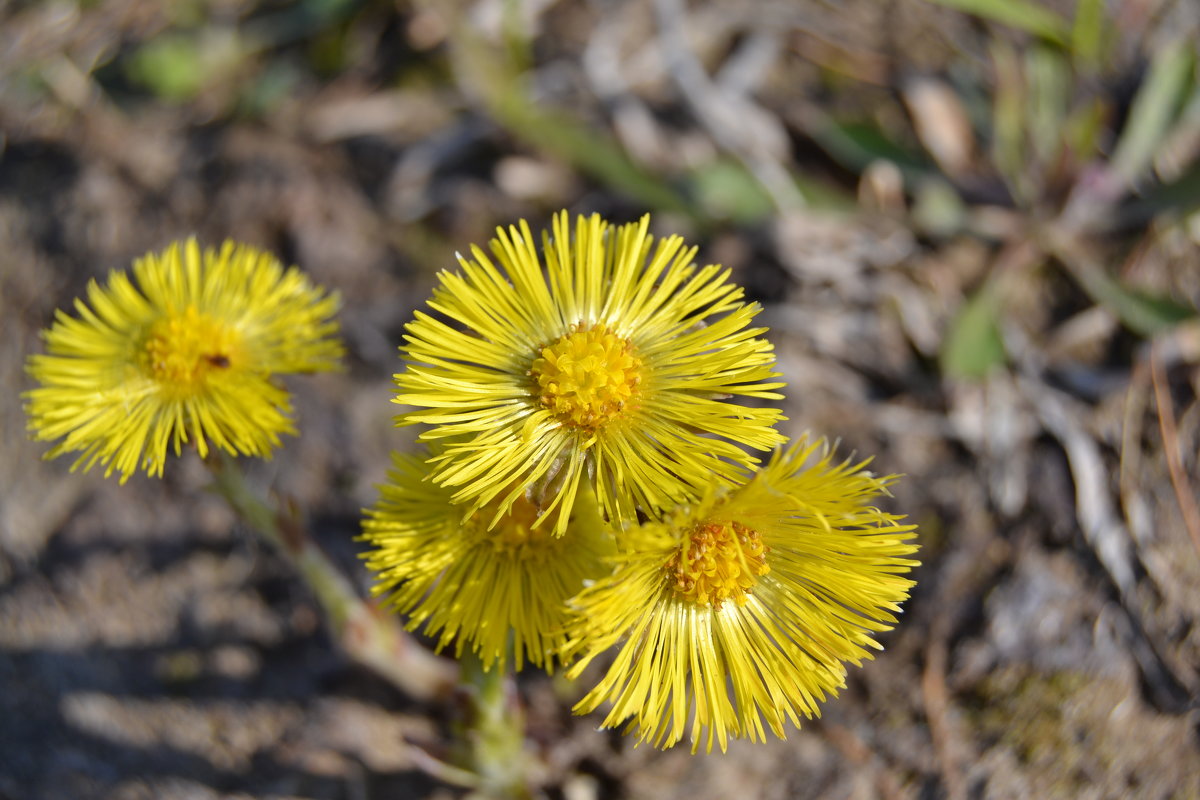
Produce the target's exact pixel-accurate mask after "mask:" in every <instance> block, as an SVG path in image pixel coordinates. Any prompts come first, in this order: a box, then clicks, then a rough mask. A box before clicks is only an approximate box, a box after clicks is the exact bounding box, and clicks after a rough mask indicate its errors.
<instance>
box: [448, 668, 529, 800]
mask: <svg viewBox="0 0 1200 800" xmlns="http://www.w3.org/2000/svg"><path fill="white" fill-rule="evenodd" d="M462 685H463V689H464V690H465V692H466V694H467V697H468V700H469V705H470V708H469V712H468V718H467V731H466V742H465V744H466V745H467V748H468V752H467V758H468V760H469V761H470V762H471V764H470V765H471V769H472V770H473V771H474V772H475V774H476V775H478V776H479V789H478V791H479V792H480V794H482V795H483V796H484V797H489V798H493V800H532V798H533V797H534V794H533V792H532V790H531V789H530V787H529V776H528V766H529V759H528V756H527V754H526V753H525V714H524V712H523V711H522V710H521V707H520V703H519V701H518V698H517V696H516V687H515V685H514V682H513V679H512V676H511V675H510V674H509V673H508V672H507V671H506V670H502V669H500V668H499V667H498V666H493V667H492V668H491V669H490V670H485V669H484V668H483V663H482V662H481V661H480V660H479V657H478V656H477V655H476V654H475V653H474V651H470V650H468V652H466V653H465V654H464V655H463V657H462Z"/></svg>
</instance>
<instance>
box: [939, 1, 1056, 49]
mask: <svg viewBox="0 0 1200 800" xmlns="http://www.w3.org/2000/svg"><path fill="white" fill-rule="evenodd" d="M930 2H934V3H937V4H938V5H942V6H946V7H947V8H954V9H958V10H959V11H966V12H967V13H968V14H974V15H975V16H977V17H983V18H984V19H987V20H991V21H992V22H998V23H1000V24H1001V25H1007V26H1009V27H1010V28H1017V29H1019V30H1023V31H1026V32H1027V33H1032V34H1033V35H1034V36H1040V37H1041V38H1043V39H1046V40H1048V41H1051V42H1054V43H1055V44H1059V45H1066V44H1067V42H1068V40H1069V38H1070V26H1069V25H1068V24H1067V21H1066V20H1064V19H1063V18H1062V17H1060V16H1059V15H1058V14H1057V13H1055V12H1053V11H1051V10H1050V9H1048V8H1046V7H1045V6H1042V5H1040V4H1038V3H1035V2H1030V0H930Z"/></svg>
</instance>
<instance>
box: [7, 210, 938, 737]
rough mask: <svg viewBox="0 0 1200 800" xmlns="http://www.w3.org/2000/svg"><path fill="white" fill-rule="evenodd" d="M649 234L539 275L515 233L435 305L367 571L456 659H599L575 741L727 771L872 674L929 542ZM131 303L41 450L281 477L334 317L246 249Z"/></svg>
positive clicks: (160, 278)
mask: <svg viewBox="0 0 1200 800" xmlns="http://www.w3.org/2000/svg"><path fill="white" fill-rule="evenodd" d="M648 228H649V220H648V218H643V219H642V220H641V221H639V222H637V223H633V224H628V225H623V226H620V227H616V228H614V227H612V226H610V225H608V223H606V222H605V221H604V220H602V219H601V218H600V217H599V216H597V215H593V216H591V217H588V218H582V217H581V218H579V219H578V220H577V221H576V224H575V225H574V226H572V225H571V221H570V219H569V217H568V215H567V213H566V212H563V213H561V214H559V215H557V216H556V217H555V218H554V220H553V225H552V229H551V230H550V231H548V232H545V233H543V234H542V237H541V240H540V246H539V241H538V240H537V239H535V238H534V235H533V233H532V231H531V230H530V228H529V226H528V225H527V224H525V223H524V222H522V223H521V224H520V225H519V226H514V227H510V228H508V229H507V230H505V229H500V230H498V231H497V235H496V238H495V239H494V240H493V241H492V242H491V247H490V249H491V255H490V256H489V254H488V253H486V252H484V251H483V250H482V249H480V248H474V247H473V248H472V250H471V254H470V257H469V258H466V257H462V256H460V257H459V262H460V271H458V272H445V273H442V274H440V275H439V285H438V287H437V288H436V289H435V290H434V293H433V296H432V298H431V299H430V300H429V302H428V309H429V310H428V312H425V311H419V312H418V313H417V314H416V318H415V319H414V320H413V321H412V322H411V323H410V324H409V325H408V326H407V329H406V334H405V336H404V340H405V343H404V345H403V346H402V347H401V351H402V354H403V356H404V358H405V359H406V362H407V363H406V366H405V369H404V371H402V372H401V373H400V374H398V375H397V376H396V383H397V386H398V391H397V393H396V396H395V398H394V399H395V402H396V403H398V404H400V405H402V406H404V407H405V408H406V409H407V410H406V411H404V412H403V413H401V414H400V416H399V417H398V418H397V423H398V424H399V425H421V426H423V428H422V432H421V434H420V438H421V440H422V442H423V444H422V450H421V452H419V453H414V454H407V455H397V456H395V459H394V461H395V464H394V469H393V470H392V471H391V473H390V474H389V480H388V483H387V484H385V485H384V486H382V487H381V492H382V495H381V498H380V500H379V501H378V503H377V504H376V505H375V506H374V507H373V508H371V509H369V510H368V511H367V519H366V521H365V523H364V539H365V540H366V541H367V542H369V543H370V545H371V550H370V552H369V553H368V554H367V563H368V566H369V567H370V569H371V570H373V571H374V572H375V573H376V575H377V577H378V582H377V586H376V591H377V594H379V595H381V596H383V597H385V602H386V603H387V605H388V606H389V607H391V608H393V609H395V610H396V611H398V612H400V613H402V614H404V615H406V616H407V618H408V620H409V625H410V626H411V627H420V628H422V629H423V630H424V631H425V632H426V633H427V634H429V635H431V636H433V637H435V639H436V640H437V642H438V645H439V646H447V645H452V646H453V647H454V649H455V652H456V653H457V654H460V655H461V654H462V652H463V651H464V649H466V648H469V649H470V650H472V651H473V652H474V653H475V654H476V655H477V656H478V657H479V658H480V660H481V661H482V662H483V665H484V668H485V669H507V668H509V667H510V666H515V667H516V668H518V669H520V668H521V667H522V666H524V665H525V664H526V663H527V662H528V663H531V664H533V665H535V666H537V667H541V668H545V669H554V668H555V667H556V666H560V665H561V666H565V667H566V669H567V674H568V675H569V676H570V677H573V678H577V677H579V676H581V675H582V674H583V673H584V671H585V669H586V668H587V667H588V665H589V664H591V663H592V662H593V661H595V660H597V659H598V658H599V657H601V656H602V655H605V654H607V655H605V658H604V659H602V661H603V663H604V664H605V665H607V666H606V668H605V670H604V671H603V674H602V676H601V677H600V680H599V682H598V683H597V684H596V686H595V687H594V688H593V689H592V690H591V691H590V692H589V693H587V695H586V696H585V697H584V698H583V699H582V700H581V701H580V702H579V704H578V705H577V706H576V710H577V711H579V712H580V713H586V712H590V711H592V710H594V709H595V708H597V707H599V706H600V705H602V704H604V703H609V704H610V706H611V707H610V710H609V712H608V714H607V717H606V718H605V720H604V725H605V726H617V725H625V726H627V727H628V728H629V729H630V730H632V731H634V732H635V733H636V735H637V737H638V739H639V740H640V741H647V742H652V743H653V744H655V745H657V746H664V747H665V746H670V745H673V744H675V743H677V742H679V741H680V740H681V739H683V738H684V737H687V738H689V739H690V741H691V743H692V748H693V750H695V749H697V748H699V747H701V746H703V747H704V748H705V749H711V748H712V746H713V745H714V743H715V744H717V745H718V746H719V747H720V748H721V749H725V747H726V746H727V743H728V740H729V738H730V737H744V738H749V739H755V740H760V739H762V738H763V737H764V736H765V733H766V730H767V729H770V730H771V731H772V732H773V733H775V734H776V735H778V736H783V735H784V726H785V723H786V722H788V721H790V722H791V723H792V724H797V725H798V724H799V723H800V720H801V718H802V717H811V716H812V715H814V714H817V713H819V710H818V704H819V703H820V702H821V701H822V700H823V699H824V698H825V697H826V695H829V694H835V693H836V692H837V690H838V689H839V688H841V687H842V686H844V684H845V675H846V667H845V664H846V662H851V663H855V664H858V663H860V662H861V660H862V659H864V658H870V657H871V653H872V649H873V648H877V647H878V645H877V643H876V642H875V640H874V638H873V637H874V634H876V633H877V632H880V631H884V630H887V629H889V628H890V627H891V626H892V625H893V624H894V623H895V614H896V613H897V612H898V611H899V603H900V602H901V601H902V600H904V599H905V598H906V597H907V594H908V591H909V589H910V587H911V586H912V581H911V580H909V579H908V578H907V577H906V573H908V572H909V570H910V569H911V568H912V567H913V566H914V565H915V564H916V562H915V561H913V560H912V559H911V558H909V556H911V555H912V553H913V552H914V551H915V550H916V545H915V544H914V542H913V539H914V537H915V532H914V529H913V526H912V525H907V524H903V521H902V518H900V517H897V516H894V515H892V514H888V513H886V512H884V511H882V510H880V509H879V508H877V507H876V506H875V505H873V504H872V501H873V498H876V497H878V496H880V495H883V494H886V493H887V487H888V485H889V484H890V483H891V482H892V481H893V480H894V476H889V477H883V478H880V477H875V476H873V475H872V474H871V473H869V472H867V471H866V469H865V467H866V462H862V463H855V462H853V461H836V460H835V459H834V458H833V455H832V453H831V449H830V448H829V447H828V446H827V445H826V444H825V443H824V442H823V441H810V440H808V439H807V438H801V439H800V440H799V441H798V442H796V443H793V444H791V445H788V444H787V442H786V439H785V437H784V436H782V435H781V434H780V433H779V432H778V431H777V430H776V427H775V426H776V425H777V424H778V423H779V422H781V421H782V420H783V417H782V415H781V413H780V412H779V410H777V409H773V408H769V407H766V405H765V404H764V403H763V402H760V401H770V400H778V399H781V397H782V396H781V395H780V394H779V393H778V390H779V389H780V388H782V386H783V384H782V383H781V382H780V381H779V380H778V377H779V375H778V373H777V372H776V371H775V368H774V358H773V350H772V346H771V344H770V343H769V342H768V341H767V340H766V339H764V338H763V336H762V335H763V334H764V333H765V329H764V328H761V327H753V326H752V325H753V321H754V317H755V316H756V314H757V313H758V312H759V310H760V309H759V307H758V306H757V305H756V304H754V303H748V302H746V301H745V300H744V298H743V291H742V289H741V288H739V287H738V286H736V285H734V284H732V283H730V282H729V271H728V270H724V269H722V268H720V267H716V266H707V267H703V268H698V267H697V266H696V265H695V264H694V262H693V258H694V256H695V253H696V250H695V248H689V247H686V246H685V245H684V243H683V242H682V240H681V239H680V238H678V237H668V238H666V239H663V240H661V241H658V242H657V243H656V242H655V241H654V239H653V237H652V236H651V235H650V234H649V232H648ZM134 275H135V278H136V283H137V287H136V288H135V287H134V285H133V284H132V283H131V282H130V281H129V280H128V278H126V277H125V276H124V275H121V274H117V275H114V276H113V277H112V278H111V279H110V281H109V284H108V286H107V287H106V288H105V289H100V288H98V287H97V286H95V285H93V286H92V287H90V290H89V299H90V301H91V307H90V308H89V307H88V306H87V305H85V304H83V303H77V307H76V308H77V311H78V313H79V317H78V318H71V317H69V316H67V315H65V314H61V315H60V316H59V318H58V320H57V321H56V323H55V325H54V326H53V327H52V328H51V330H50V331H48V332H47V334H46V340H47V349H48V351H49V352H48V353H47V354H46V355H42V356H33V357H32V358H31V361H30V372H31V374H32V375H33V377H34V378H35V379H36V380H37V381H39V383H40V384H41V386H40V387H39V388H36V389H34V390H32V391H31V392H29V393H28V394H27V409H28V413H29V416H30V420H31V428H32V430H33V431H34V433H35V435H36V436H38V437H39V438H42V439H47V440H55V439H62V441H61V442H60V443H59V444H57V445H56V447H55V448H54V450H53V451H52V453H51V454H52V455H54V454H58V453H60V452H67V451H78V452H81V453H82V454H81V455H80V457H79V462H77V463H82V464H83V465H84V466H85V467H86V466H91V465H92V464H93V463H95V462H99V463H101V464H102V465H103V466H105V468H106V471H107V472H112V471H113V470H114V469H116V470H118V471H120V472H121V474H122V477H123V478H126V477H128V476H129V474H131V473H132V472H134V471H136V470H137V469H138V467H139V466H140V467H142V468H144V469H145V470H146V471H148V472H150V473H152V474H161V472H162V467H163V462H164V460H165V458H166V452H167V449H168V445H171V446H172V447H173V449H174V450H175V452H176V453H178V452H179V450H180V446H181V444H182V443H184V442H189V441H193V442H195V444H196V446H197V447H198V449H199V450H200V452H201V454H204V453H205V452H206V449H207V447H208V444H207V442H208V441H210V440H211V442H212V443H213V444H214V445H215V446H217V447H219V448H222V449H224V450H227V451H229V452H234V453H243V454H249V455H265V454H268V453H269V451H270V448H271V446H272V445H274V444H275V443H276V441H277V437H278V434H280V433H283V432H288V431H290V430H291V427H292V424H291V421H290V409H289V406H288V400H287V394H286V392H285V391H284V390H283V389H282V388H280V387H279V386H278V385H276V384H275V383H273V382H272V380H271V376H272V375H273V374H278V373H284V372H297V371H313V370H321V369H328V368H330V367H332V366H333V365H334V364H335V362H336V359H337V357H338V355H339V354H340V345H339V344H338V343H337V340H336V338H334V333H335V331H336V326H335V323H334V322H333V321H332V315H333V313H334V311H335V309H336V298H334V297H332V296H329V295H326V294H325V293H323V292H322V291H321V290H319V289H317V288H314V287H312V286H311V285H310V284H309V283H307V282H306V281H305V279H304V278H303V277H302V276H300V275H299V274H298V273H296V272H295V271H294V270H288V271H286V272H285V271H283V269H282V268H281V267H280V266H279V265H278V263H277V262H276V261H274V260H273V259H271V258H269V257H268V256H264V255H262V254H260V253H257V252H255V251H253V250H250V249H249V248H235V247H233V246H231V245H226V246H225V247H224V248H223V249H221V250H220V251H208V252H207V253H204V254H203V255H201V253H200V252H199V249H198V248H197V246H196V245H195V243H194V242H188V243H187V244H185V245H184V246H183V247H182V248H179V247H173V248H171V249H170V250H168V251H166V252H165V253H164V254H163V255H162V256H159V257H155V256H148V257H146V258H145V259H143V260H142V261H139V262H138V263H137V264H135V266H134ZM747 448H749V449H752V450H757V451H772V450H773V451H774V453H773V455H771V456H770V458H769V459H768V462H767V463H766V464H765V465H760V463H759V460H758V459H757V458H755V457H753V456H752V455H750V453H749V452H748V451H747ZM589 674H590V673H589Z"/></svg>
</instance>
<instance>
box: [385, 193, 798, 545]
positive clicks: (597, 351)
mask: <svg viewBox="0 0 1200 800" xmlns="http://www.w3.org/2000/svg"><path fill="white" fill-rule="evenodd" d="M648 227H649V217H648V216H647V217H643V218H642V220H641V221H640V222H638V223H636V224H629V225H624V226H621V227H620V228H616V229H613V228H610V226H609V225H608V223H607V222H605V221H604V220H602V219H601V218H600V217H599V216H598V215H593V216H591V217H589V218H586V219H585V218H582V217H581V218H579V220H578V221H577V223H576V225H575V229H574V232H573V233H574V235H572V230H571V226H570V219H569V217H568V215H567V213H566V212H565V211H564V212H562V213H560V214H559V215H557V216H556V217H555V218H554V222H553V229H552V232H550V233H543V235H542V248H541V250H542V255H543V257H544V263H545V267H544V268H543V261H542V257H539V252H538V247H537V241H536V240H535V239H534V236H533V234H532V232H531V231H530V229H529V225H528V224H527V223H525V222H524V221H522V222H521V223H520V226H519V227H510V228H509V229H508V230H507V231H505V230H504V229H503V228H501V229H498V230H497V233H496V238H495V239H494V240H493V241H492V242H491V250H492V253H493V254H494V256H495V258H496V259H497V261H498V262H499V266H496V265H495V264H493V262H492V260H491V259H490V258H489V257H488V256H487V255H486V254H485V253H484V252H483V251H482V250H481V249H480V248H478V247H472V249H471V255H472V258H471V259H467V258H463V257H461V256H460V258H459V262H460V264H461V267H462V271H461V272H459V273H448V272H444V273H442V274H441V275H440V276H439V278H440V286H439V287H438V288H437V289H436V290H435V292H434V295H433V298H432V300H430V302H429V307H430V309H432V310H433V311H434V312H436V316H435V315H431V314H427V313H424V312H417V315H416V319H415V320H414V321H413V322H411V323H410V324H409V325H408V327H407V333H406V335H405V337H404V338H405V340H406V342H407V344H406V345H405V346H404V347H403V348H402V352H403V354H404V356H405V357H406V358H407V359H408V361H409V362H410V365H409V367H408V368H407V369H406V370H405V371H404V372H402V373H400V374H398V375H397V376H396V382H397V385H398V387H399V391H398V392H397V395H396V397H395V401H396V402H397V403H399V404H401V405H406V406H416V407H417V408H416V410H413V411H409V412H407V413H404V414H402V415H400V417H398V421H399V422H400V423H401V424H411V423H426V424H428V425H429V426H431V427H430V428H429V429H427V430H426V431H425V432H424V433H422V438H423V439H425V440H444V442H445V444H444V447H443V448H442V451H441V452H440V453H439V454H438V455H436V456H435V457H434V458H433V459H432V461H431V466H432V472H431V478H432V480H433V481H435V482H436V483H438V484H440V485H442V486H446V487H450V488H452V489H453V490H454V494H453V500H454V502H455V503H464V504H467V505H468V507H469V508H471V509H476V510H477V509H481V508H482V507H484V506H489V505H492V506H494V508H495V511H494V512H493V513H494V515H496V516H495V518H496V519H498V518H499V515H503V514H505V513H508V511H509V509H510V507H511V506H512V504H513V503H514V501H515V500H516V499H517V498H519V497H522V496H523V495H524V494H525V493H526V492H527V491H528V490H529V489H530V488H531V487H534V486H540V487H542V489H541V493H542V494H544V495H545V496H552V497H553V498H554V501H553V503H551V504H550V505H548V506H547V508H546V509H545V511H547V512H549V511H552V510H554V508H555V504H561V506H562V507H563V508H566V509H569V508H570V507H571V504H572V502H573V501H574V498H575V495H576V493H577V491H578V489H579V485H580V482H581V481H588V480H590V481H592V482H593V484H594V486H595V491H596V495H597V497H598V499H599V502H600V504H601V507H602V508H603V510H604V512H605V513H606V514H607V515H608V517H609V518H610V519H622V520H631V519H634V518H635V516H636V514H637V512H638V511H639V510H641V511H644V512H646V513H654V512H655V511H656V510H660V509H663V508H670V507H673V506H674V505H675V504H676V503H678V502H681V501H683V500H686V499H689V498H694V496H695V495H696V494H697V492H698V491H702V488H700V489H697V488H696V487H703V486H705V485H707V484H708V482H709V481H710V480H711V479H713V477H714V476H715V477H716V478H717V479H723V480H726V481H733V480H735V479H736V476H737V474H738V465H741V466H747V465H750V464H752V463H757V460H756V459H754V458H752V457H751V456H749V455H748V454H747V453H746V452H745V450H743V449H742V446H743V445H745V446H749V447H752V448H757V449H760V450H769V449H770V448H772V447H775V446H776V445H778V444H779V443H780V442H781V441H782V437H781V436H780V435H779V434H778V433H777V432H776V431H775V430H774V428H773V426H774V424H775V423H776V422H777V421H778V420H780V419H781V418H782V417H781V415H780V412H779V411H778V410H777V409H770V408H761V407H756V406H750V405H742V404H739V403H737V402H727V400H728V399H729V398H731V397H741V398H746V397H753V398H767V399H778V398H779V397H780V395H779V394H777V393H776V392H775V391H774V390H775V389H778V388H779V387H780V386H782V385H783V384H782V383H780V382H778V381H776V380H774V378H776V377H777V376H778V373H776V372H774V371H773V364H774V359H773V354H772V348H771V345H770V343H769V342H767V341H766V340H765V339H763V338H761V337H760V334H761V333H763V331H764V330H765V329H763V328H752V327H750V323H751V321H752V320H753V318H754V316H755V315H756V314H757V313H758V311H759V310H760V309H759V307H758V305H757V304H754V303H746V302H743V299H742V297H743V293H742V290H741V289H740V288H739V287H737V286H736V285H734V284H731V283H729V282H728V280H727V279H728V277H729V271H728V270H725V269H722V268H721V267H718V266H706V267H703V268H697V267H696V266H695V265H694V264H693V262H692V259H693V257H694V256H695V253H696V249H695V248H694V247H693V248H688V247H685V246H684V244H683V241H682V239H680V238H679V237H677V236H672V237H668V238H666V239H663V240H662V241H660V242H659V243H658V245H657V247H653V248H652V245H653V237H651V236H650V235H649V234H648V233H647V229H648ZM566 518H567V515H565V514H563V515H559V517H558V520H559V523H558V526H557V527H556V528H555V531H556V533H562V531H563V527H562V525H564V524H565V521H566Z"/></svg>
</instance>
